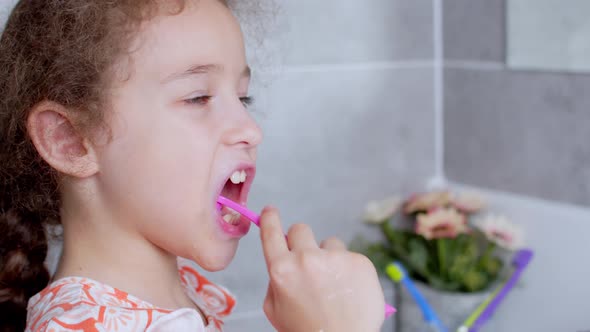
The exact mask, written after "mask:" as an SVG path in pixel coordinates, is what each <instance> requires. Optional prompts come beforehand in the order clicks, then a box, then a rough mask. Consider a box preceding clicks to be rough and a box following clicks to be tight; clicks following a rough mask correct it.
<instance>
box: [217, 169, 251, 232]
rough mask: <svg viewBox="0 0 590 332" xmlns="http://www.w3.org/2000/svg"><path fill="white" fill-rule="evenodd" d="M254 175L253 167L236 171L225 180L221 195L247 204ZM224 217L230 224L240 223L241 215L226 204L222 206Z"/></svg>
mask: <svg viewBox="0 0 590 332" xmlns="http://www.w3.org/2000/svg"><path fill="white" fill-rule="evenodd" d="M253 177H254V171H253V170H252V169H240V170H236V171H234V172H233V173H232V174H231V176H230V177H229V178H228V179H227V181H226V182H225V184H224V186H223V188H222V189H221V193H220V195H221V196H223V197H226V198H228V199H230V200H232V201H234V202H236V203H238V204H241V205H245V204H246V202H247V199H248V191H249V188H250V185H251V183H252V178H253ZM220 213H221V217H222V219H223V220H224V221H225V222H226V223H228V224H230V225H238V224H239V223H240V219H241V215H240V214H239V213H238V212H237V211H235V210H233V209H231V208H228V207H226V206H223V207H222V208H221V211H220Z"/></svg>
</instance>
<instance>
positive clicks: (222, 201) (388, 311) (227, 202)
mask: <svg viewBox="0 0 590 332" xmlns="http://www.w3.org/2000/svg"><path fill="white" fill-rule="evenodd" d="M222 206H227V207H228V208H230V209H232V210H234V211H236V212H238V213H239V214H241V215H243V216H244V217H246V218H248V219H249V220H250V221H252V222H253V223H254V225H256V226H258V227H260V216H259V215H257V214H256V213H254V212H252V211H250V210H248V209H247V208H246V207H244V206H242V205H240V204H238V203H236V202H234V201H232V200H231V199H227V198H225V197H223V196H219V198H218V199H217V208H218V209H219V210H221V207H222ZM285 237H286V235H285ZM395 312H396V310H395V308H394V307H393V306H391V305H389V304H387V303H386V304H385V318H388V317H389V316H391V315H393V314H394V313H395Z"/></svg>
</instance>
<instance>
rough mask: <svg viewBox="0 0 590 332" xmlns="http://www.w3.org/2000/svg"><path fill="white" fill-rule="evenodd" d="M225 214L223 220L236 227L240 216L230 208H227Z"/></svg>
mask: <svg viewBox="0 0 590 332" xmlns="http://www.w3.org/2000/svg"><path fill="white" fill-rule="evenodd" d="M227 210H228V211H227V213H225V214H224V215H223V220H224V221H225V222H226V223H228V224H232V225H237V224H238V223H239V221H240V214H239V213H238V212H236V211H234V210H232V209H230V208H227Z"/></svg>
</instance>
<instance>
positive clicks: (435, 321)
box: [401, 276, 447, 332]
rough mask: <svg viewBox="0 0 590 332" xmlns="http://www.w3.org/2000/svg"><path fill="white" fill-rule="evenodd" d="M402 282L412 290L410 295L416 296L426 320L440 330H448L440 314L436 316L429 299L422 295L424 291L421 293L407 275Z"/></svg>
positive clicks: (415, 298) (443, 331)
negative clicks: (439, 316)
mask: <svg viewBox="0 0 590 332" xmlns="http://www.w3.org/2000/svg"><path fill="white" fill-rule="evenodd" d="M401 282H402V284H403V285H404V286H405V287H406V289H407V290H408V292H410V295H411V296H412V297H413V298H414V300H415V301H416V303H417V304H418V306H419V307H420V309H421V310H422V313H423V314H424V320H425V321H426V322H427V323H429V324H431V325H434V326H435V327H436V328H437V330H438V331H441V332H446V331H447V329H446V328H445V327H444V325H443V324H442V322H441V321H440V319H439V318H438V316H436V313H435V312H434V310H433V309H432V307H430V305H429V304H428V301H426V299H425V298H424V296H422V293H420V291H419V290H418V288H416V285H415V284H414V283H413V282H412V281H411V280H410V279H408V277H407V276H406V277H404V278H403V279H402V280H401Z"/></svg>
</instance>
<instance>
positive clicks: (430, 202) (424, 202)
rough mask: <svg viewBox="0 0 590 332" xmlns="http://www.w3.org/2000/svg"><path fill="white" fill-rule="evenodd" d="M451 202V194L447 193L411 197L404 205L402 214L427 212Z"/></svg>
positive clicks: (431, 193)
mask: <svg viewBox="0 0 590 332" xmlns="http://www.w3.org/2000/svg"><path fill="white" fill-rule="evenodd" d="M450 202H451V194H450V193H449V192H448V191H435V192H428V193H422V194H414V195H412V196H411V197H410V198H409V199H408V200H407V201H406V203H405V204H404V213H406V214H411V213H414V212H422V211H429V210H432V209H436V208H442V207H446V206H447V205H448V204H449V203H450Z"/></svg>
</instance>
